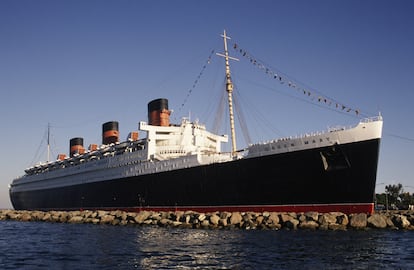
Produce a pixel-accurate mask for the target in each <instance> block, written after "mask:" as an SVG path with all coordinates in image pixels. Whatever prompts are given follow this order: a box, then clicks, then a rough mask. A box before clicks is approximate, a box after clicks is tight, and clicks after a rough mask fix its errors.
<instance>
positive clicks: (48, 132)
mask: <svg viewBox="0 0 414 270" xmlns="http://www.w3.org/2000/svg"><path fill="white" fill-rule="evenodd" d="M49 161H50V123H48V124H47V163H49Z"/></svg>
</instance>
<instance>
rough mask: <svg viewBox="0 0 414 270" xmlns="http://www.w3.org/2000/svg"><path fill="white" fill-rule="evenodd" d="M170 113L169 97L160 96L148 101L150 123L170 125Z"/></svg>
mask: <svg viewBox="0 0 414 270" xmlns="http://www.w3.org/2000/svg"><path fill="white" fill-rule="evenodd" d="M170 114H171V111H169V110H168V99H165V98H159V99H154V100H153V101H151V102H150V103H148V123H149V124H150V125H153V126H163V127H168V126H169V125H170Z"/></svg>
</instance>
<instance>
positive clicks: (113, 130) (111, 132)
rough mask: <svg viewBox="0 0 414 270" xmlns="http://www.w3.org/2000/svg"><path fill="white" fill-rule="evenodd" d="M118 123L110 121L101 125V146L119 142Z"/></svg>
mask: <svg viewBox="0 0 414 270" xmlns="http://www.w3.org/2000/svg"><path fill="white" fill-rule="evenodd" d="M118 130H119V129H118V122H116V121H111V122H106V123H104V124H103V125H102V144H110V143H116V142H118V140H119V131H118Z"/></svg>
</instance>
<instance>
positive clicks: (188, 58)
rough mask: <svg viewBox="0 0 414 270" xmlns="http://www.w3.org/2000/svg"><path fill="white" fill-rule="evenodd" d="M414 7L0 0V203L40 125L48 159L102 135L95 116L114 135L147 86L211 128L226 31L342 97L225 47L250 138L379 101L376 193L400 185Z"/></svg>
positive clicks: (344, 119)
mask: <svg viewBox="0 0 414 270" xmlns="http://www.w3.org/2000/svg"><path fill="white" fill-rule="evenodd" d="M413 11H414V3H413V2H412V1H408V0H406V1H404V0H399V1H378V0H377V1H371V0H363V1H360V0H358V1H354V0H346V1H345V0H344V1H340V0H336V1H328V0H313V1H305V0H303V1H302V0H294V1H274V0H257V1H243V0H240V1H232V0H230V1H179V0H177V1H159V0H155V1H122V0H121V1H105V0H100V1H91V0H86V1H85V0H83V1H77V0H72V1H63V0H61V1H59V0H58V1H46V0H38V1H29V0H27V1H24V0H13V1H11V0H2V1H0V90H1V95H2V97H1V99H0V122H1V126H2V129H1V137H0V138H1V140H0V147H1V149H2V155H1V156H0V164H1V170H0V208H10V207H11V204H10V202H9V197H8V184H9V183H10V182H11V181H12V179H13V178H15V177H17V176H20V175H22V174H23V170H24V169H25V168H26V167H28V166H30V165H33V164H35V163H36V162H38V161H45V160H46V159H47V156H46V150H45V149H46V144H45V140H44V138H45V134H46V130H47V126H48V124H50V126H51V140H50V142H51V147H52V151H51V153H52V158H55V157H56V156H57V154H59V153H66V154H67V153H68V149H69V140H70V139H71V138H73V137H83V138H84V141H85V146H87V145H89V144H91V143H98V144H99V143H101V140H102V139H101V130H102V124H103V123H104V122H107V121H112V120H116V121H118V122H119V125H120V133H121V139H125V138H126V136H127V135H128V133H129V132H130V131H133V130H137V126H138V122H139V121H142V120H146V118H147V112H146V110H147V103H148V102H149V101H150V100H152V99H154V98H160V97H164V98H168V99H169V107H170V109H172V110H174V112H173V114H172V117H171V120H172V121H173V122H178V121H179V120H180V119H181V117H190V118H191V119H193V120H196V119H197V120H199V121H200V122H203V123H206V125H207V126H208V127H211V126H212V125H213V122H214V119H215V117H214V113H215V111H216V107H217V104H219V99H220V95H221V93H222V88H220V87H221V86H222V84H223V80H224V69H223V60H222V59H221V58H220V57H217V56H215V54H214V53H215V52H221V51H222V50H223V48H222V46H223V45H222V40H221V38H220V34H221V33H222V32H223V30H224V29H226V31H227V33H228V35H229V36H230V37H231V38H232V39H231V40H230V43H229V44H230V45H232V44H234V43H236V44H237V45H238V46H239V48H241V49H242V50H243V51H246V52H248V54H249V55H250V56H251V57H253V58H254V59H255V60H257V62H258V63H261V64H262V65H265V66H266V67H267V68H269V70H272V71H273V72H277V73H278V74H282V75H283V78H286V79H289V80H292V81H294V82H295V83H298V84H299V85H301V87H303V88H306V89H311V90H309V91H310V92H311V93H312V96H314V97H319V96H323V97H327V98H328V99H329V100H334V101H335V102H337V103H339V104H342V105H345V106H346V107H347V108H351V109H352V110H351V111H350V112H349V113H347V112H345V111H342V110H338V109H336V108H335V107H334V106H333V105H332V104H331V105H328V104H324V103H321V102H318V101H317V100H315V99H311V98H307V97H306V95H302V94H300V93H299V91H297V90H296V89H293V88H292V87H288V86H286V84H280V83H278V81H277V80H274V79H272V78H270V76H268V74H266V73H265V72H264V70H263V69H259V68H258V67H257V65H256V66H255V65H253V64H251V63H250V61H249V59H247V58H246V57H245V56H243V55H242V54H240V53H239V51H235V50H233V49H230V53H231V55H233V56H234V57H237V58H239V59H240V61H238V62H236V61H232V63H231V65H232V66H231V68H232V75H233V79H234V83H235V86H236V93H235V96H236V98H237V100H238V101H239V103H240V104H241V105H242V106H243V109H242V110H243V115H244V118H245V122H246V125H247V126H248V127H249V134H250V137H251V140H252V141H253V142H255V141H258V140H268V139H271V138H278V137H285V136H294V135H300V134H304V133H307V132H313V131H322V130H326V128H328V127H332V126H337V125H344V126H351V125H355V124H357V123H358V121H359V119H360V118H361V117H364V116H376V115H378V114H379V113H381V115H382V116H383V119H384V130H383V140H382V145H381V150H380V162H379V168H378V179H377V183H378V187H377V191H378V192H383V191H384V187H385V185H386V184H397V183H401V184H403V186H404V189H405V190H406V191H409V192H411V193H412V192H414V188H413V187H414V177H413V169H412V167H413V165H414V157H413V154H412V153H413V150H414V125H413V117H414V111H413V110H414V109H413V106H412V103H413V101H414V91H413V88H414V83H413V79H412V78H413V74H414V50H413V48H414V30H413V26H414V17H413V16H412V13H413ZM213 50H214V53H213V54H212V55H211V52H212V51H213ZM210 55H211V59H210V60H209V61H208V59H209V56H210ZM204 67H205V68H204ZM355 110H359V111H360V112H361V113H360V114H359V115H358V116H356V114H355V113H353V112H355ZM226 123H228V121H227V122H226ZM224 128H225V129H224V130H223V132H226V133H228V134H229V132H228V128H226V124H224ZM140 135H143V134H140ZM238 135H240V136H241V135H242V132H241V131H238ZM245 144H246V142H245V141H244V140H243V139H239V140H238V146H239V147H240V148H241V147H243V145H245ZM380 183H385V184H380Z"/></svg>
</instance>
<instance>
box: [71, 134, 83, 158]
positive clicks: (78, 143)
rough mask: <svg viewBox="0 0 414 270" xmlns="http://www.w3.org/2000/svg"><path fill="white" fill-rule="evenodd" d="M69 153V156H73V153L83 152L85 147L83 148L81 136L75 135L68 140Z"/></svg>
mask: <svg viewBox="0 0 414 270" xmlns="http://www.w3.org/2000/svg"><path fill="white" fill-rule="evenodd" d="M69 145H70V146H69V153H70V157H73V155H74V154H76V153H79V154H83V153H85V148H83V138H80V137H76V138H72V139H70V142H69Z"/></svg>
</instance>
